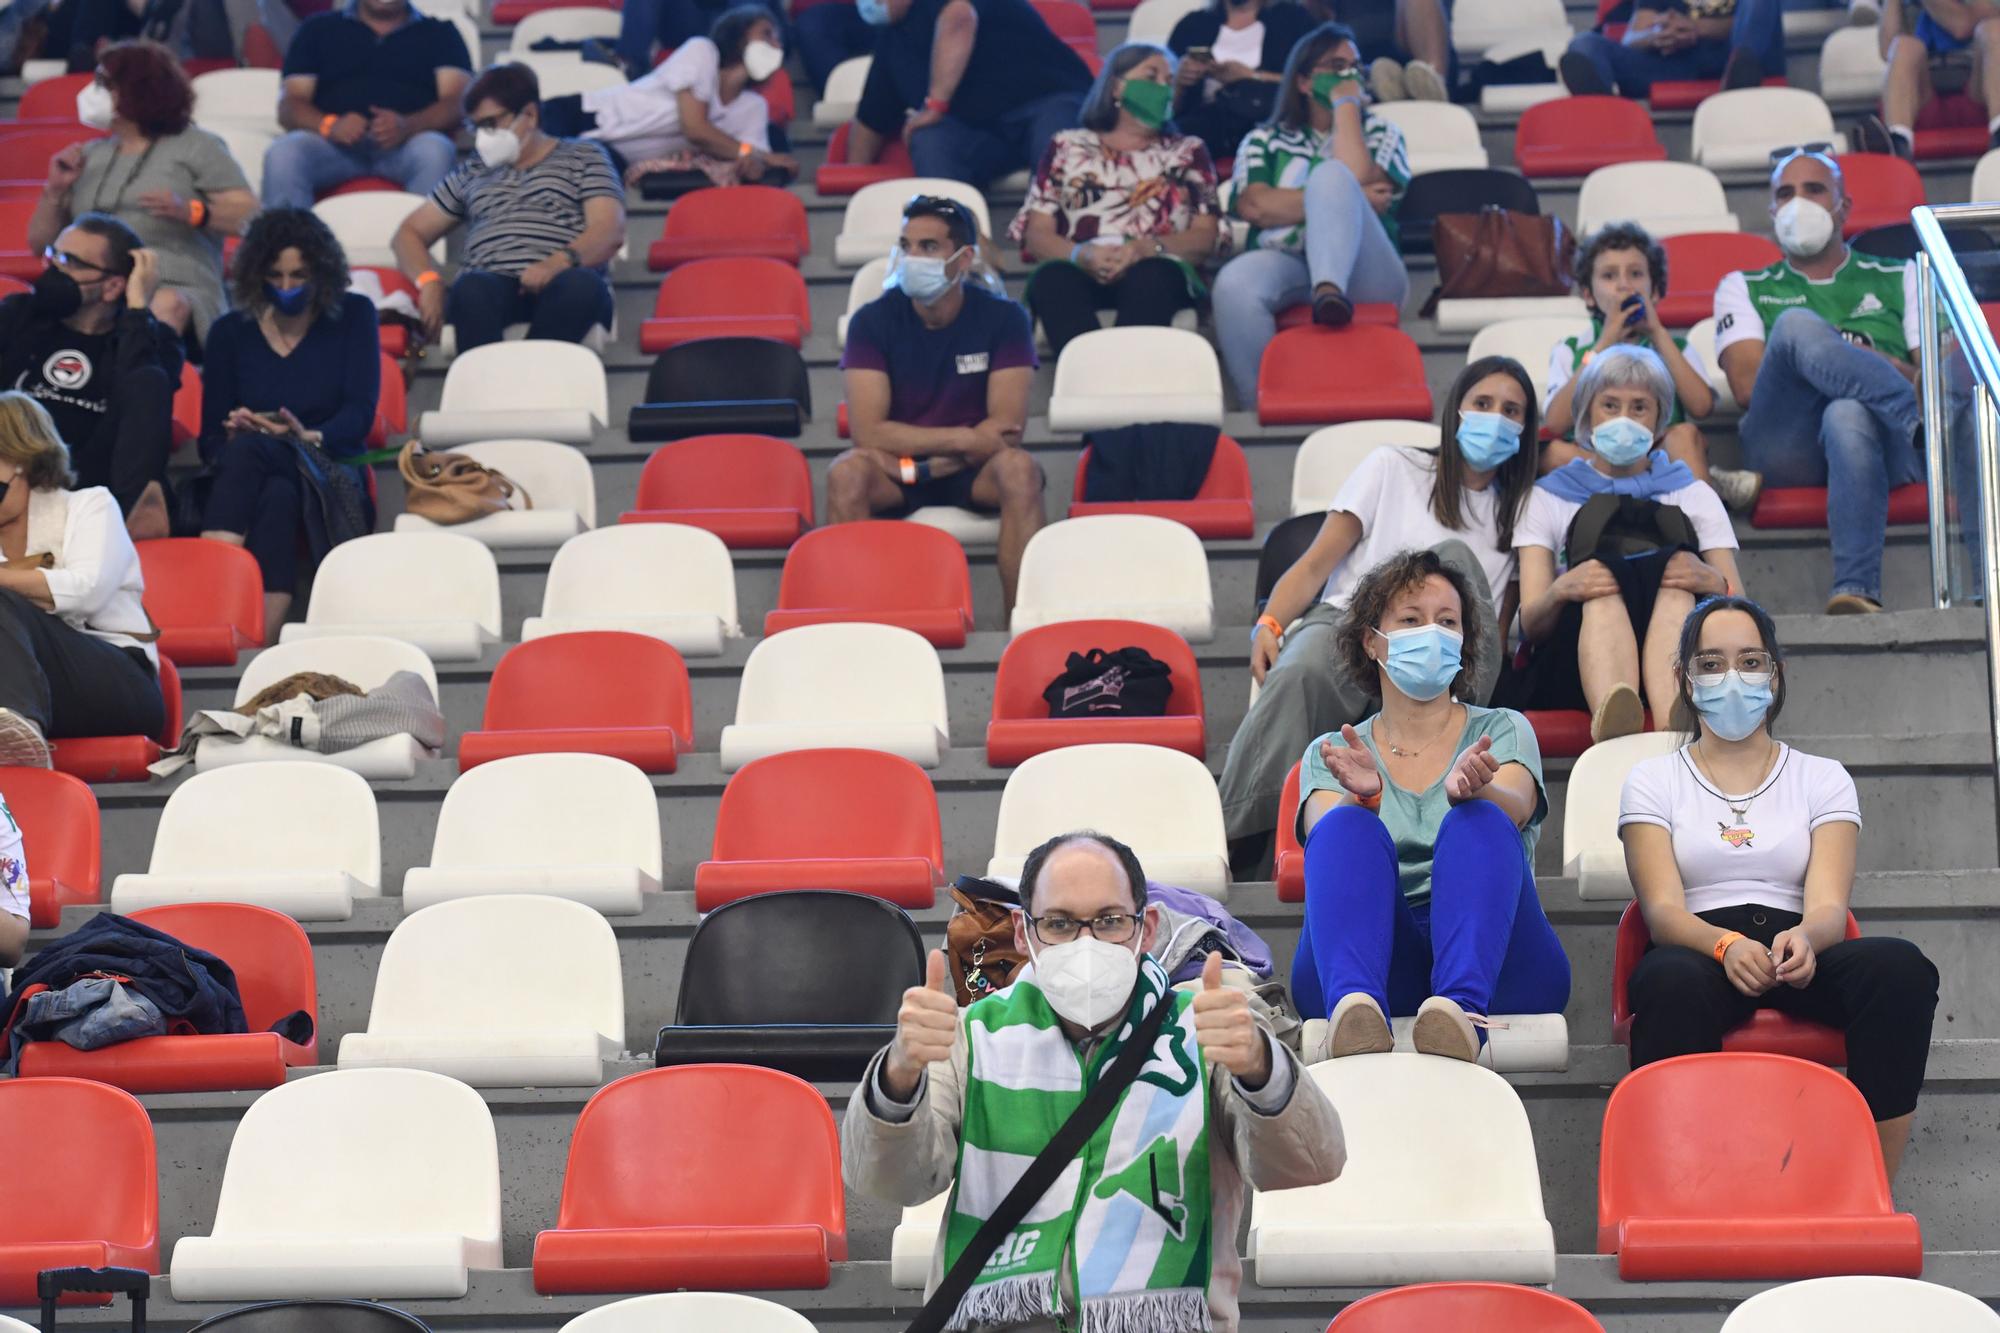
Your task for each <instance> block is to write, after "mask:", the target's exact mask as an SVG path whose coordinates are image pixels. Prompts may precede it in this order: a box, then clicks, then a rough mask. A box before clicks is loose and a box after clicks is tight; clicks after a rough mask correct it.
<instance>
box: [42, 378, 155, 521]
mask: <svg viewBox="0 0 2000 1333" xmlns="http://www.w3.org/2000/svg"><path fill="white" fill-rule="evenodd" d="M176 387H177V386H175V385H173V384H171V383H169V382H168V380H167V372H166V371H164V370H161V369H160V368H159V367H158V366H140V367H138V368H137V369H134V370H129V371H127V372H126V373H125V374H123V375H120V376H119V377H118V383H117V384H116V385H115V386H114V387H113V388H112V390H111V401H110V403H109V404H108V405H107V406H106V408H105V412H104V419H103V420H101V421H99V422H98V423H97V429H95V430H93V431H91V432H90V434H89V436H88V437H86V438H85V439H82V440H77V441H73V442H72V443H71V446H70V456H69V461H70V465H71V467H73V468H74V469H75V470H76V480H77V485H79V486H105V487H109V488H110V491H111V494H112V495H113V496H114V497H115V498H116V499H117V501H118V508H119V510H120V511H121V512H123V513H126V514H129V513H131V512H132V506H133V505H135V504H137V503H138V502H139V496H140V494H141V493H142V492H143V491H144V490H145V489H146V487H147V486H148V485H149V484H151V483H152V482H156V481H158V482H162V483H164V481H165V478H166V475H167V454H168V453H169V452H170V451H171V450H172V449H173V445H174V431H173V413H174V389H175V388H176Z"/></svg>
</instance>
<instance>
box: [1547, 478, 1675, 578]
mask: <svg viewBox="0 0 2000 1333" xmlns="http://www.w3.org/2000/svg"><path fill="white" fill-rule="evenodd" d="M1563 545H1564V549H1565V550H1566V551H1567V552H1568V556H1569V559H1568V565H1569V567H1570V568H1571V569H1574V568H1576V567H1577V566H1578V565H1580V564H1582V563H1583V562H1584V561H1586V560H1591V559H1596V560H1605V561H1610V560H1623V559H1625V558H1626V557H1627V556H1634V555H1645V554H1647V553H1648V552H1650V551H1677V550H1682V549H1686V550H1689V551H1694V552H1697V553H1699V552H1700V550H1701V545H1700V543H1699V542H1698V541H1696V540H1695V535H1694V524H1692V523H1690V522H1688V516H1687V515H1686V514H1685V513H1683V512H1682V510H1681V508H1680V506H1679V505H1663V504H1661V503H1660V502H1659V501H1657V500H1641V499H1639V498H1637V497H1636V496H1631V495H1593V496H1591V497H1590V498H1589V499H1588V500H1585V501H1584V502H1583V508H1581V509H1579V510H1577V511H1576V517H1574V518H1572V519H1570V521H1569V534H1568V536H1567V537H1566V538H1565V539H1564V543H1563Z"/></svg>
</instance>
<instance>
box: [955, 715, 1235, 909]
mask: <svg viewBox="0 0 2000 1333" xmlns="http://www.w3.org/2000/svg"><path fill="white" fill-rule="evenodd" d="M1078 828H1089V829H1096V830H1098V831H1099V832H1101V833H1108V834H1110V835H1111V836H1112V837H1114V838H1117V839H1118V840H1119V841H1121V842H1123V843H1125V844H1127V845H1128V846H1130V847H1131V848H1132V850H1133V851H1135V852H1137V853H1138V856H1139V863H1140V864H1141V865H1143V866H1145V867H1147V872H1148V873H1149V874H1150V875H1152V876H1153V877H1154V878H1155V879H1158V880H1160V881H1162V882H1164V883H1169V884H1179V885H1181V886H1183V887H1185V888H1190V889H1196V890H1199V891H1201V892H1204V893H1210V894H1213V895H1214V896H1217V897H1220V896H1222V894H1223V893H1225V892H1226V891H1227V889H1228V885H1229V842H1228V835H1227V834H1226V833H1225V832H1224V830H1223V825H1222V798H1221V796H1220V795H1219V794H1218V793H1217V792H1216V788H1215V777H1214V775H1213V774H1211V773H1210V772H1209V771H1208V766H1207V765H1206V764H1204V763H1202V761H1201V760H1199V759H1196V758H1195V757H1194V756H1193V755H1188V754H1182V753H1181V752H1180V751H1178V750H1168V749H1165V748H1163V747H1160V746H1156V745H1125V744H1108V745H1071V746H1065V747H1064V748H1062V749H1059V750H1049V751H1047V752H1045V753H1042V754H1038V755H1035V756H1033V757H1031V758H1029V759H1028V760H1026V761H1025V762H1023V763H1022V764H1021V766H1020V767H1019V768H1016V769H1015V770H1014V771H1013V772H1012V773H1010V774H1008V776H1007V786H1006V788H1005V790H1003V791H1002V792H1001V793H1000V817H999V820H998V822H997V823H996V824H995V826H994V830H993V859H992V861H991V862H990V863H989V866H988V873H989V874H994V875H1010V876H1018V875H1019V874H1020V873H1021V865H1022V862H1024V861H1025V860H1026V859H1027V855H1028V853H1029V852H1031V851H1033V850H1034V849H1035V848H1036V847H1037V846H1039V845H1041V844H1042V843H1043V842H1045V841H1047V840H1048V839H1049V838H1052V837H1054V836H1055V835H1056V834H1058V833H1062V832H1065V831H1067V830H1069V829H1078Z"/></svg>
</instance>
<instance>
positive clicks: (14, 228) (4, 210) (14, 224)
mask: <svg viewBox="0 0 2000 1333" xmlns="http://www.w3.org/2000/svg"><path fill="white" fill-rule="evenodd" d="M38 202H39V201H38V200H36V199H35V198H33V197H32V196H29V197H25V198H20V199H4V198H0V250H19V251H23V252H26V251H27V249H28V219H29V218H32V217H33V216H34V215H35V209H36V207H37V205H38ZM41 267H42V259H41V256H40V255H36V256H35V261H34V268H35V271H36V272H40V271H41ZM23 276H24V277H25V276H26V274H25V273H23Z"/></svg>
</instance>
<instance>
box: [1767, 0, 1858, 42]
mask: <svg viewBox="0 0 2000 1333" xmlns="http://www.w3.org/2000/svg"><path fill="white" fill-rule="evenodd" d="M1849 22H1850V20H1849V18H1848V10H1847V5H1846V3H1845V0H1841V2H1840V3H1838V4H1833V3H1828V4H1825V5H1824V6H1823V7H1822V8H1819V9H1787V10H1786V11H1785V17H1784V28H1785V36H1787V37H1817V36H1819V35H1820V34H1821V33H1824V32H1830V31H1832V30H1833V29H1835V28H1838V27H1845V26H1846V25H1847V24H1848V23H1849ZM1862 31H1864V32H1869V34H1870V35H1871V36H1872V35H1873V32H1872V30H1870V29H1862Z"/></svg>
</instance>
